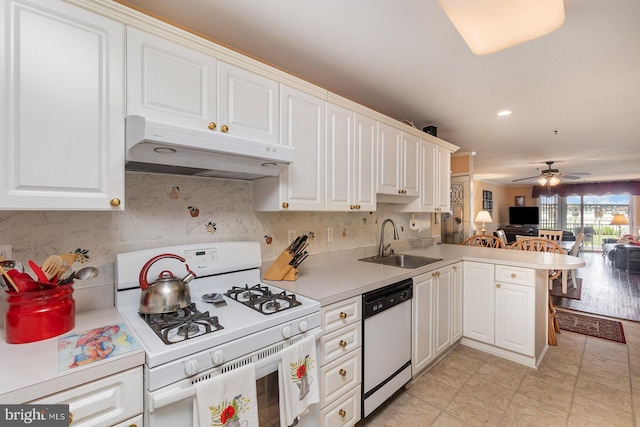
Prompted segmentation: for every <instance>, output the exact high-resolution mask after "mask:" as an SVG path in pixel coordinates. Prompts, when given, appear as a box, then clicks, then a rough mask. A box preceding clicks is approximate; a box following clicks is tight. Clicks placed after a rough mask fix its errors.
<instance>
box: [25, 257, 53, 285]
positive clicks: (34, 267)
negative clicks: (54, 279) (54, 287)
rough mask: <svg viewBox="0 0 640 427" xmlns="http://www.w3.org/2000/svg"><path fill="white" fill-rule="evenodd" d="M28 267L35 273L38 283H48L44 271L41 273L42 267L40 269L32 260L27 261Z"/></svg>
mask: <svg viewBox="0 0 640 427" xmlns="http://www.w3.org/2000/svg"><path fill="white" fill-rule="evenodd" d="M29 267H31V270H33V272H34V273H35V275H36V277H37V278H38V280H39V281H41V282H48V281H49V278H48V277H47V275H46V274H44V271H42V267H40V266H39V265H38V264H36V263H35V262H33V261H32V260H29Z"/></svg>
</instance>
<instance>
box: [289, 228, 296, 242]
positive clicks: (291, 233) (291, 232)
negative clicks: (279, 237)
mask: <svg viewBox="0 0 640 427" xmlns="http://www.w3.org/2000/svg"><path fill="white" fill-rule="evenodd" d="M287 236H288V238H289V239H288V240H289V243H291V242H293V241H294V240H295V239H296V230H289V231H287Z"/></svg>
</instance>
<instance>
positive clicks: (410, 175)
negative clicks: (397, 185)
mask: <svg viewBox="0 0 640 427" xmlns="http://www.w3.org/2000/svg"><path fill="white" fill-rule="evenodd" d="M401 173H402V175H401V178H402V180H401V182H402V191H403V194H404V195H405V196H418V195H419V194H420V138H418V137H417V136H413V135H411V134H407V133H404V132H403V133H402V170H401Z"/></svg>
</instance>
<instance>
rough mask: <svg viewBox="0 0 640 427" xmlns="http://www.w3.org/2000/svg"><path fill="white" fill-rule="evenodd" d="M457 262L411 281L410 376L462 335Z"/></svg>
mask: <svg viewBox="0 0 640 427" xmlns="http://www.w3.org/2000/svg"><path fill="white" fill-rule="evenodd" d="M461 279H462V266H461V263H457V264H452V265H448V266H445V267H443V268H439V269H438V270H434V271H432V272H429V273H424V274H421V275H419V276H416V277H414V278H413V300H412V303H413V311H412V317H413V321H412V323H413V331H412V333H413V347H412V355H411V362H412V365H413V373H414V375H415V374H416V373H419V372H420V371H421V370H423V369H424V368H426V367H427V366H428V365H430V364H431V362H433V361H434V360H436V358H437V357H438V356H440V355H441V354H443V353H444V352H446V351H447V350H448V349H450V348H451V346H452V345H454V344H455V343H456V342H457V341H458V340H459V339H460V338H461V336H462V333H461V327H460V325H461V324H462V280H461Z"/></svg>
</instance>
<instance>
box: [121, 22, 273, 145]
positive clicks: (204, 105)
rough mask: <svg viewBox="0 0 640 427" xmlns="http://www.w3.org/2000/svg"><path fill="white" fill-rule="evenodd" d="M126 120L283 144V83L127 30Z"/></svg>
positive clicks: (153, 37)
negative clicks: (152, 121) (142, 119)
mask: <svg viewBox="0 0 640 427" xmlns="http://www.w3.org/2000/svg"><path fill="white" fill-rule="evenodd" d="M127 61H128V66H127V78H128V97H127V115H139V116H145V117H147V118H152V119H155V120H159V121H166V122H170V123H174V124H182V125H185V126H192V127H196V128H199V129H206V128H208V129H210V130H211V131H212V132H228V133H229V134H231V135H235V136H240V137H246V138H249V139H254V140H259V141H264V142H271V143H278V142H279V108H278V104H279V99H278V96H279V95H278V92H279V83H278V82H276V81H274V80H270V79H268V78H265V77H262V76H259V75H257V74H255V73H252V72H250V71H246V70H243V69H241V68H238V67H235V66H233V65H230V64H227V63H224V62H222V61H217V60H216V59H215V58H214V57H211V56H208V55H206V54H203V53H201V52H198V51H196V50H193V49H189V48H187V47H185V46H182V45H179V44H177V43H173V42H170V41H168V40H165V39H163V38H160V37H156V36H154V35H151V34H147V33H144V32H142V31H139V30H137V29H135V28H128V29H127Z"/></svg>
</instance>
